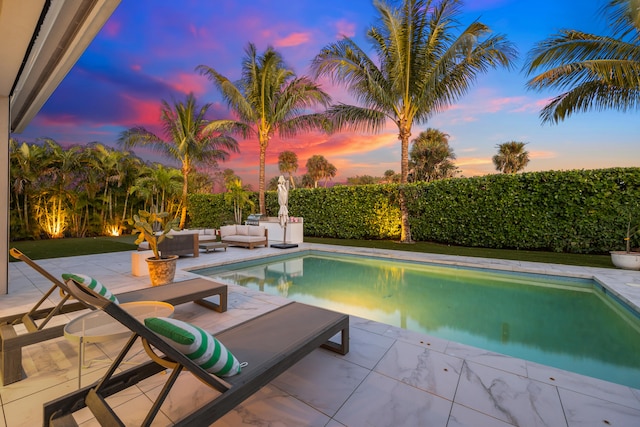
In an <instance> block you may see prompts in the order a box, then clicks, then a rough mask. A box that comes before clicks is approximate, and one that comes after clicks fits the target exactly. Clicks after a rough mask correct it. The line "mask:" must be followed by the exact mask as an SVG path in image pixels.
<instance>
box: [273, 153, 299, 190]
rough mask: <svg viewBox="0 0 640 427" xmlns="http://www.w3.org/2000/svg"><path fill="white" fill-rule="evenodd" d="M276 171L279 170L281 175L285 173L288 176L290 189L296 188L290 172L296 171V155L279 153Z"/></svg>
mask: <svg viewBox="0 0 640 427" xmlns="http://www.w3.org/2000/svg"><path fill="white" fill-rule="evenodd" d="M278 169H280V172H281V173H283V174H285V173H286V174H288V175H289V182H290V183H291V188H296V183H295V181H294V179H293V174H292V172H295V171H297V170H298V155H297V154H296V153H294V152H293V151H283V152H282V153H280V154H279V155H278ZM276 180H277V177H276Z"/></svg>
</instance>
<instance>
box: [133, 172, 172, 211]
mask: <svg viewBox="0 0 640 427" xmlns="http://www.w3.org/2000/svg"><path fill="white" fill-rule="evenodd" d="M183 182H184V180H183V175H182V173H181V172H180V171H179V170H178V169H175V168H171V167H167V166H164V165H161V164H159V163H156V164H154V165H152V166H148V167H146V168H144V171H143V172H142V173H141V174H140V175H139V176H138V178H137V179H136V180H135V183H134V185H133V186H132V187H131V189H130V191H131V193H137V194H138V195H139V196H140V197H141V198H142V199H143V200H145V206H156V207H157V208H158V210H160V211H161V212H169V213H172V212H174V211H173V210H172V209H171V208H170V207H169V206H168V205H169V204H170V201H171V200H172V199H174V198H175V197H176V196H180V194H181V191H182V187H183Z"/></svg>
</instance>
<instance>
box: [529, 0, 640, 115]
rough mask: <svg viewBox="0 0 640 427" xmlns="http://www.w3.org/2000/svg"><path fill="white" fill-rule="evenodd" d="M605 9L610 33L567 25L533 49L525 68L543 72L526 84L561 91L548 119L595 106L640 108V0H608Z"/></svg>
mask: <svg viewBox="0 0 640 427" xmlns="http://www.w3.org/2000/svg"><path fill="white" fill-rule="evenodd" d="M603 12H605V14H606V15H608V16H609V20H610V27H611V29H612V34H611V35H609V36H599V35H595V34H589V33H584V32H582V31H578V30H562V31H560V32H559V33H557V34H554V35H552V36H550V37H549V38H547V39H546V40H543V41H541V42H539V43H537V44H536V45H535V46H534V48H533V49H532V50H531V51H530V52H529V56H528V59H527V64H526V65H525V70H526V73H527V75H532V74H534V73H539V74H537V75H536V76H535V77H533V78H532V79H531V80H529V81H528V82H527V86H528V87H529V88H531V89H534V90H543V89H547V88H551V89H558V90H560V91H561V92H562V93H561V94H560V95H558V96H556V97H554V98H553V99H552V100H551V101H550V102H549V103H548V104H547V105H545V107H544V108H543V109H542V111H541V112H540V117H541V119H542V122H543V123H545V122H552V123H557V122H559V121H563V120H564V119H565V118H568V117H569V116H571V115H572V114H574V113H579V112H586V111H590V110H595V111H601V110H605V109H614V110H618V111H631V110H634V109H635V110H637V109H638V108H640V78H639V77H638V76H640V2H639V1H638V0H609V2H608V3H607V4H605V6H604V8H603Z"/></svg>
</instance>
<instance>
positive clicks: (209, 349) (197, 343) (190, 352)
mask: <svg viewBox="0 0 640 427" xmlns="http://www.w3.org/2000/svg"><path fill="white" fill-rule="evenodd" d="M144 324H145V325H146V326H147V328H149V329H151V330H152V331H153V332H155V333H157V334H158V335H160V336H161V337H162V338H163V339H164V340H165V341H166V342H168V343H169V344H171V345H173V346H174V347H176V348H177V349H178V350H179V351H181V352H182V353H184V354H185V355H186V356H187V357H188V358H189V359H191V360H193V361H194V362H195V363H197V364H198V365H199V366H200V367H201V368H202V369H204V370H205V371H207V372H209V373H212V374H214V375H218V376H220V377H230V376H233V375H236V374H239V373H240V370H241V368H242V366H244V365H243V364H240V362H238V359H236V357H235V356H234V355H233V354H231V352H230V351H229V350H227V348H226V347H225V346H224V345H223V344H222V343H221V342H220V341H218V340H217V339H215V338H214V337H213V336H212V335H211V334H210V333H208V332H207V331H205V330H203V329H201V328H199V327H197V326H195V325H191V324H189V323H187V322H182V321H180V320H176V319H171V318H168V317H149V318H146V319H144Z"/></svg>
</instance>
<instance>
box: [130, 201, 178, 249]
mask: <svg viewBox="0 0 640 427" xmlns="http://www.w3.org/2000/svg"><path fill="white" fill-rule="evenodd" d="M168 217H169V212H158V211H157V209H155V208H153V209H151V211H145V210H140V211H138V215H134V216H133V218H131V219H129V221H128V222H129V225H131V226H133V231H132V232H131V234H134V235H135V234H138V238H137V239H136V241H135V244H136V245H139V244H140V243H142V242H144V241H146V242H147V243H149V249H151V250H152V251H153V256H154V258H155V259H160V251H159V250H158V245H159V244H160V243H161V242H162V241H163V240H164V239H167V238H168V239H172V238H173V236H171V235H170V234H169V232H170V231H171V230H178V227H177V226H178V218H173V219H171V220H167V218H168ZM156 225H159V226H160V230H159V231H157V232H156V230H155V228H156Z"/></svg>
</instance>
